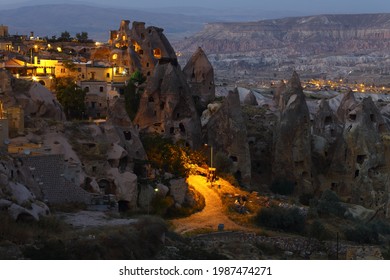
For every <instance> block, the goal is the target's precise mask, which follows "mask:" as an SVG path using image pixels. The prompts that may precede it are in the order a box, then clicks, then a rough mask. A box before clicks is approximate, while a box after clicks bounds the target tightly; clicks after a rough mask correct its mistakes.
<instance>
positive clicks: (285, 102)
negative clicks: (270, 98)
mask: <svg viewBox="0 0 390 280" xmlns="http://www.w3.org/2000/svg"><path fill="white" fill-rule="evenodd" d="M279 104H280V105H281V107H280V111H281V115H280V121H279V123H278V125H277V127H276V129H275V132H274V158H273V163H272V164H273V166H272V172H273V175H274V178H276V179H278V178H285V179H288V180H292V181H293V182H296V183H297V186H298V187H299V188H301V189H300V190H298V192H302V191H303V192H305V191H311V187H312V177H311V176H312V175H311V173H312V171H311V168H312V161H311V133H310V131H311V124H310V115H309V109H308V107H307V104H306V100H305V95H304V94H303V91H302V87H301V82H300V80H299V77H298V75H297V73H295V72H294V74H293V76H292V78H291V80H290V81H289V82H288V84H287V87H286V90H285V91H284V92H282V93H281V96H280V101H279Z"/></svg>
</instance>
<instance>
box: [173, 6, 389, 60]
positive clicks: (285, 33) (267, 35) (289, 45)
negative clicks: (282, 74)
mask: <svg viewBox="0 0 390 280" xmlns="http://www.w3.org/2000/svg"><path fill="white" fill-rule="evenodd" d="M389 28H390V14H355V15H319V16H309V17H293V18H284V19H276V20H262V21H258V22H248V23H209V24H207V25H206V26H205V28H204V30H203V31H201V32H199V33H198V34H196V35H194V36H192V37H190V38H188V39H186V40H184V41H182V42H181V43H180V44H178V46H177V47H178V48H179V50H182V51H186V50H187V51H189V50H194V48H195V47H196V46H201V47H202V48H203V49H204V50H205V51H206V52H208V53H236V52H252V51H253V52H255V51H260V50H264V49H283V50H285V51H287V52H288V53H289V54H305V55H310V54H318V53H324V52H325V53H326V52H327V53H329V52H335V51H337V52H348V53H353V52H361V51H364V50H368V49H369V50H371V51H373V50H384V49H387V48H388V47H389V46H390V29H389Z"/></svg>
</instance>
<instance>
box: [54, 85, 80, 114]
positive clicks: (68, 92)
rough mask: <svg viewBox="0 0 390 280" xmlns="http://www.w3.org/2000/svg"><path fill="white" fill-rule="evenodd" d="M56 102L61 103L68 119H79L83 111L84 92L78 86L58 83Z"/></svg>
mask: <svg viewBox="0 0 390 280" xmlns="http://www.w3.org/2000/svg"><path fill="white" fill-rule="evenodd" d="M56 93H57V99H58V102H60V104H61V105H62V107H63V108H64V111H65V115H66V117H67V118H68V119H81V118H82V117H83V113H84V112H85V96H86V92H85V91H84V90H82V89H81V88H80V87H79V86H77V85H75V84H73V83H70V84H66V83H60V84H59V85H57V87H56Z"/></svg>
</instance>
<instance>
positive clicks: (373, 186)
mask: <svg viewBox="0 0 390 280" xmlns="http://www.w3.org/2000/svg"><path fill="white" fill-rule="evenodd" d="M338 114H339V117H340V118H342V119H344V121H345V125H344V130H343V135H342V140H341V141H339V143H338V145H337V150H336V152H335V154H334V157H333V160H332V166H331V169H330V173H329V176H328V177H329V178H332V179H333V181H332V182H331V183H330V185H331V186H332V187H333V189H335V190H336V191H337V192H338V193H339V194H340V195H343V196H345V197H346V198H347V199H348V200H350V201H351V202H352V203H356V204H360V205H363V206H365V207H368V208H376V207H380V206H381V205H382V206H383V205H384V204H386V203H387V202H388V189H387V181H388V170H389V167H390V166H389V162H388V160H387V159H388V158H389V156H390V154H389V150H388V147H389V141H388V135H389V129H388V126H387V124H386V123H385V121H384V120H383V118H382V116H381V114H380V112H379V110H378V108H377V107H376V106H375V104H374V102H373V101H372V99H371V97H368V98H365V99H363V101H361V102H357V101H356V99H355V97H354V95H353V93H349V94H347V95H346V96H345V97H344V99H343V100H342V102H341V104H340V107H339V110H338Z"/></svg>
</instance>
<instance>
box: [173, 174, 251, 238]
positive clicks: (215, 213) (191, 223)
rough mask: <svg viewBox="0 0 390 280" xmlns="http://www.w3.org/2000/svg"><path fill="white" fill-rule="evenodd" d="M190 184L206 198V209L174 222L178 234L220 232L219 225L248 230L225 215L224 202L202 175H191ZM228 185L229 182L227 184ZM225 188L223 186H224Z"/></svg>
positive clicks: (226, 227)
mask: <svg viewBox="0 0 390 280" xmlns="http://www.w3.org/2000/svg"><path fill="white" fill-rule="evenodd" d="M187 182H188V184H189V185H190V186H192V187H194V188H195V189H196V190H197V191H198V192H199V193H201V194H202V195H203V196H204V198H205V207H204V208H203V210H202V211H201V212H198V213H195V214H193V215H191V216H189V217H186V218H182V219H175V220H172V224H173V225H174V227H175V231H176V232H177V233H181V234H184V233H187V232H191V231H196V230H203V229H206V230H213V231H216V230H218V225H219V224H224V229H225V230H247V229H246V228H245V227H242V226H240V225H238V224H236V223H234V222H233V221H232V220H230V219H229V217H228V216H227V215H226V214H225V210H224V207H223V205H222V200H221V198H220V197H219V195H218V194H217V192H215V191H214V190H213V189H212V188H211V187H210V186H209V185H210V183H207V182H206V178H205V177H203V176H200V175H190V176H189V177H188V180H187ZM223 183H225V182H223ZM226 183H227V182H226ZM222 187H223V185H222Z"/></svg>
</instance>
